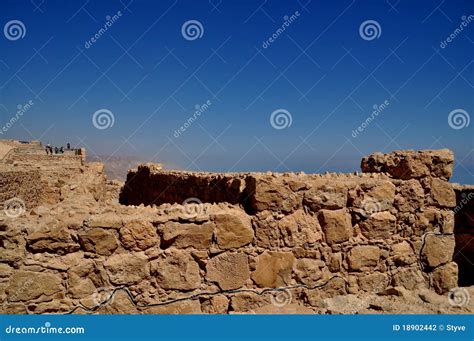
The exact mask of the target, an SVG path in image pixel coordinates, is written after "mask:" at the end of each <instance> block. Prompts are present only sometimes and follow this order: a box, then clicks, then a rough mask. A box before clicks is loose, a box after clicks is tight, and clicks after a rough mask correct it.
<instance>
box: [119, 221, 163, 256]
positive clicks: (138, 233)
mask: <svg viewBox="0 0 474 341" xmlns="http://www.w3.org/2000/svg"><path fill="white" fill-rule="evenodd" d="M120 241H121V242H122V245H123V246H124V247H125V248H126V249H128V250H132V251H144V250H146V249H148V248H150V247H153V246H155V245H159V244H160V238H159V236H158V234H157V233H156V228H155V227H154V226H153V225H152V224H151V223H150V222H148V221H137V220H135V221H130V222H127V223H125V225H124V226H123V227H122V228H121V229H120Z"/></svg>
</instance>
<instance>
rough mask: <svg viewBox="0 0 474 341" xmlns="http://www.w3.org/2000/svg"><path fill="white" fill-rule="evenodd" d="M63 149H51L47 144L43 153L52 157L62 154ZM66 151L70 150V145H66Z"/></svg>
mask: <svg viewBox="0 0 474 341" xmlns="http://www.w3.org/2000/svg"><path fill="white" fill-rule="evenodd" d="M64 150H65V149H64V147H63V146H61V147H59V148H58V147H53V146H51V145H50V144H49V143H48V144H47V145H46V147H45V151H46V154H47V155H53V154H64ZM66 150H71V144H70V143H68V144H66Z"/></svg>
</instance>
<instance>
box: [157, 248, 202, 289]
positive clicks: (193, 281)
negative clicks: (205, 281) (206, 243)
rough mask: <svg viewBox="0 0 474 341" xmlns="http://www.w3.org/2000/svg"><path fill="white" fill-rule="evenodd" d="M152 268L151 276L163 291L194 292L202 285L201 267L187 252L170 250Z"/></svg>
mask: <svg viewBox="0 0 474 341" xmlns="http://www.w3.org/2000/svg"><path fill="white" fill-rule="evenodd" d="M150 266H151V274H152V275H153V276H155V277H156V281H157V283H158V285H159V286H160V287H161V288H163V289H170V290H175V289H176V290H193V289H197V288H199V286H200V285H201V276H200V275H199V265H198V263H196V262H195V261H194V259H193V257H192V256H191V255H190V254H188V253H187V252H185V251H181V250H170V252H169V253H167V254H166V255H163V258H161V259H158V260H156V261H153V262H152V263H151V265H150Z"/></svg>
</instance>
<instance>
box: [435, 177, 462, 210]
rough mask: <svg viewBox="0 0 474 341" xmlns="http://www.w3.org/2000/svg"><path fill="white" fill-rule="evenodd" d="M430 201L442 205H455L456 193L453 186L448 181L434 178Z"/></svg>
mask: <svg viewBox="0 0 474 341" xmlns="http://www.w3.org/2000/svg"><path fill="white" fill-rule="evenodd" d="M430 201H431V203H433V204H435V205H438V206H441V207H455V206H456V194H455V193H454V189H453V186H452V185H451V184H450V183H449V182H447V181H444V180H440V179H437V178H433V179H432V180H431V187H430Z"/></svg>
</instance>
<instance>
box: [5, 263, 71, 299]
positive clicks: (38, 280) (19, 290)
mask: <svg viewBox="0 0 474 341" xmlns="http://www.w3.org/2000/svg"><path fill="white" fill-rule="evenodd" d="M63 290H64V287H63V285H62V281H61V277H60V276H59V275H57V274H52V273H46V272H33V271H15V272H13V275H12V276H11V277H10V281H9V282H8V287H7V290H6V292H7V298H8V301H9V302H18V301H25V302H29V301H31V300H34V299H38V298H40V297H41V296H43V295H44V296H52V295H54V294H58V293H61V292H62V291H63Z"/></svg>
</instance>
